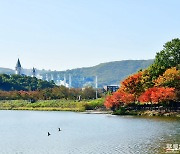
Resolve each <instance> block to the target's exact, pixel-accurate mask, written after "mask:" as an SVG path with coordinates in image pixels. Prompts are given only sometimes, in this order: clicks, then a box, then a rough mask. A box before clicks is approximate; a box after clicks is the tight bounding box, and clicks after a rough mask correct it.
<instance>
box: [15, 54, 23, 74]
mask: <svg viewBox="0 0 180 154" xmlns="http://www.w3.org/2000/svg"><path fill="white" fill-rule="evenodd" d="M21 70H22V67H21V63H20V60H19V58H18V61H17V63H16V67H15V72H16V74H17V75H21V74H22V73H21Z"/></svg>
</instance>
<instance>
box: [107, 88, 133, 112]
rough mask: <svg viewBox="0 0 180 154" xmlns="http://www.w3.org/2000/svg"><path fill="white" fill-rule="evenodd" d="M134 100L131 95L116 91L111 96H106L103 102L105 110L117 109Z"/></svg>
mask: <svg viewBox="0 0 180 154" xmlns="http://www.w3.org/2000/svg"><path fill="white" fill-rule="evenodd" d="M134 100H135V98H134V96H133V95H132V94H129V93H126V92H124V91H121V90H118V91H117V92H115V93H113V95H110V96H107V97H106V99H105V102H104V105H105V107H106V108H111V109H112V108H118V107H119V106H123V105H126V104H129V103H132V102H134Z"/></svg>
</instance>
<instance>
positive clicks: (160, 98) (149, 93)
mask: <svg viewBox="0 0 180 154" xmlns="http://www.w3.org/2000/svg"><path fill="white" fill-rule="evenodd" d="M175 98H176V94H175V89H174V88H165V87H159V88H157V87H153V88H149V89H147V90H146V91H145V92H144V93H143V94H142V95H141V96H140V97H139V101H140V102H142V103H148V102H151V103H154V104H156V103H160V102H167V101H170V100H175Z"/></svg>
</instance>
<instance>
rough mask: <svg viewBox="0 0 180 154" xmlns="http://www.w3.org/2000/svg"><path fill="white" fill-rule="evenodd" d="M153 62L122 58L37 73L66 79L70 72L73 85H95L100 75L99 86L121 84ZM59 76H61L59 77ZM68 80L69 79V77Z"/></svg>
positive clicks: (5, 71) (3, 70)
mask: <svg viewBox="0 0 180 154" xmlns="http://www.w3.org/2000/svg"><path fill="white" fill-rule="evenodd" d="M152 63H153V59H149V60H121V61H111V62H105V63H100V64H98V65H95V66H91V67H82V68H74V69H69V70H65V71H49V70H48V71H47V70H37V73H38V74H40V75H42V77H43V79H44V80H45V79H46V76H47V75H48V76H49V79H50V78H51V76H53V78H54V81H56V80H58V79H61V80H63V79H64V75H65V76H66V77H68V75H69V74H71V76H72V86H73V87H76V88H77V87H84V86H93V87H94V85H95V76H98V84H99V87H103V86H104V85H110V84H116V85H119V83H120V81H122V80H123V79H124V78H125V77H127V76H129V75H131V74H133V73H135V72H137V71H138V70H140V69H145V68H147V67H148V66H149V65H151V64H152ZM24 70H25V72H27V73H26V74H27V75H30V73H31V69H24ZM14 72H15V71H14V70H12V69H8V68H1V67H0V73H5V74H14ZM58 76H59V77H58ZM67 82H69V79H68V78H67Z"/></svg>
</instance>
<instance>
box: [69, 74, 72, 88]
mask: <svg viewBox="0 0 180 154" xmlns="http://www.w3.org/2000/svg"><path fill="white" fill-rule="evenodd" d="M71 82H72V81H71V74H69V88H71Z"/></svg>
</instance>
